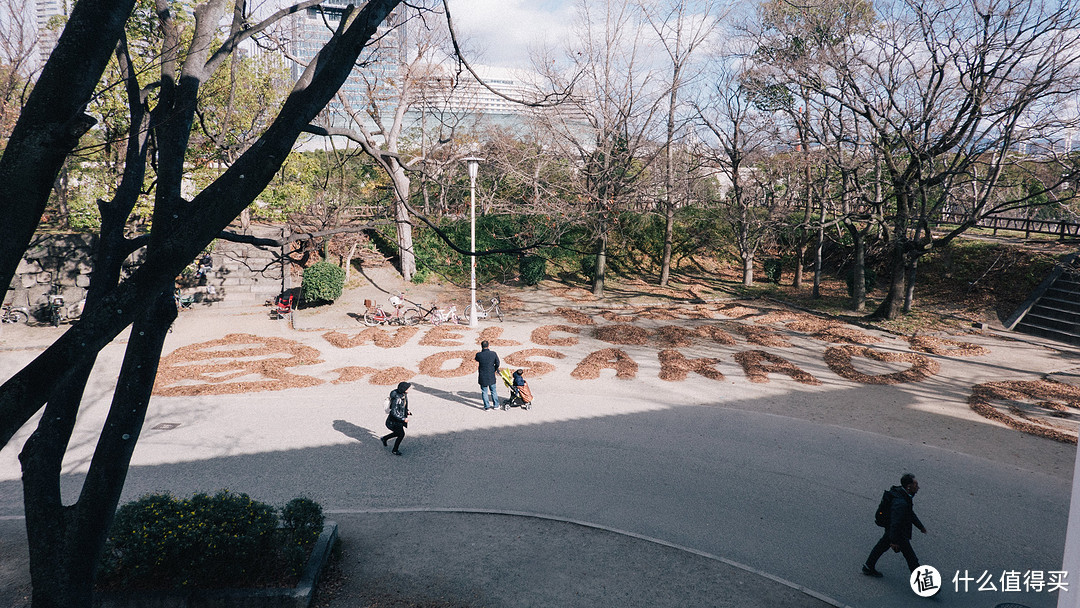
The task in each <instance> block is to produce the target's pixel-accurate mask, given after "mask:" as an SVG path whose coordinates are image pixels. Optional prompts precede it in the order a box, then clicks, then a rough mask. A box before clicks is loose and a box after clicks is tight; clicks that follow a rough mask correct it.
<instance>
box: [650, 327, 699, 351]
mask: <svg viewBox="0 0 1080 608" xmlns="http://www.w3.org/2000/svg"><path fill="white" fill-rule="evenodd" d="M698 335H699V334H698V331H697V330H695V329H690V328H687V327H683V326H681V325H665V326H663V327H661V328H659V329H657V330H656V333H655V334H654V337H655V338H656V342H657V344H659V345H660V346H661V347H664V348H678V347H680V346H690V345H692V344H693V343H694V338H695V337H696V336H698Z"/></svg>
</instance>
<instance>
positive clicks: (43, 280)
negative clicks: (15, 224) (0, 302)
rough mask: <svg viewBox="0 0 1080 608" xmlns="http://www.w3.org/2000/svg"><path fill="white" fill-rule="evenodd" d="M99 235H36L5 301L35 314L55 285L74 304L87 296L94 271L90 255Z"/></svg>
mask: <svg viewBox="0 0 1080 608" xmlns="http://www.w3.org/2000/svg"><path fill="white" fill-rule="evenodd" d="M96 238H97V237H95V236H94V235H87V234H55V235H52V234H50V235H39V236H37V237H35V239H34V241H33V242H32V243H31V245H30V247H29V248H28V249H27V250H26V254H25V255H24V256H23V259H22V261H21V262H19V267H18V268H17V269H16V270H15V278H14V279H13V280H12V282H11V288H10V290H9V292H8V295H7V299H6V300H5V301H6V302H10V303H12V304H14V305H15V306H26V307H27V308H29V309H30V311H31V313H36V312H37V311H38V309H39V308H42V307H44V306H45V304H46V302H47V301H48V295H49V293H50V292H51V291H52V290H53V289H54V286H55V288H56V289H57V291H58V292H59V293H60V294H61V295H63V296H64V301H65V302H68V303H75V302H78V301H79V300H82V299H83V298H85V297H86V288H87V287H89V286H90V273H91V271H92V270H93V266H92V265H91V256H92V254H93V247H94V242H95V241H96Z"/></svg>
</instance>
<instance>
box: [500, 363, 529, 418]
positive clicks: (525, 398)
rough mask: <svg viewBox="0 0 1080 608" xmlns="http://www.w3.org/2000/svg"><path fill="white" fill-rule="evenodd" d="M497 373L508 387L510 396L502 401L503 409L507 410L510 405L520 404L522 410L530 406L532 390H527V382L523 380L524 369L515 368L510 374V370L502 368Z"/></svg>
mask: <svg viewBox="0 0 1080 608" xmlns="http://www.w3.org/2000/svg"><path fill="white" fill-rule="evenodd" d="M499 375H500V376H502V379H503V383H504V384H506V386H507V388H509V389H510V398H509V399H507V400H505V401H503V411H507V410H509V409H510V407H511V406H520V407H521V409H523V410H527V409H529V408H531V407H532V391H530V390H529V383H528V382H525V370H523V369H519V370H515V371H514V373H512V374H511V373H510V370H508V369H506V368H503V369H500V370H499Z"/></svg>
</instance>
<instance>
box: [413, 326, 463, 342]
mask: <svg viewBox="0 0 1080 608" xmlns="http://www.w3.org/2000/svg"><path fill="white" fill-rule="evenodd" d="M463 338H465V334H463V333H461V330H460V329H458V328H456V327H443V326H441V325H440V326H438V327H432V328H431V329H429V330H428V331H427V333H426V334H424V337H423V338H421V339H420V342H419V344H420V346H442V347H446V346H465V343H464V342H462V341H461V340H462V339H463Z"/></svg>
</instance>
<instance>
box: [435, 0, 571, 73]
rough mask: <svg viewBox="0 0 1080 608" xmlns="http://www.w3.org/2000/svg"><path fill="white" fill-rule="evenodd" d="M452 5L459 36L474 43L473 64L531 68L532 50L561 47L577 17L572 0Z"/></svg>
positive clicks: (452, 0) (466, 0) (462, 0)
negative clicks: (544, 47)
mask: <svg viewBox="0 0 1080 608" xmlns="http://www.w3.org/2000/svg"><path fill="white" fill-rule="evenodd" d="M448 2H449V5H450V15H451V17H453V19H454V25H455V27H456V28H457V31H458V35H459V36H460V37H462V38H464V39H467V40H469V41H470V46H471V49H472V50H471V51H469V57H468V58H469V59H470V61H472V62H474V63H481V64H485V65H492V66H499V67H508V68H529V67H530V66H531V65H532V64H531V61H530V58H529V49H530V48H531V47H538V46H542V45H544V44H548V45H550V46H553V47H555V48H559V47H561V45H562V42H563V40H565V38H566V36H567V33H568V32H569V30H570V27H571V25H572V23H573V20H574V14H575V8H574V2H572V1H571V0H547V1H537V0H532V1H529V0H448ZM474 55H475V56H474Z"/></svg>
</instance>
